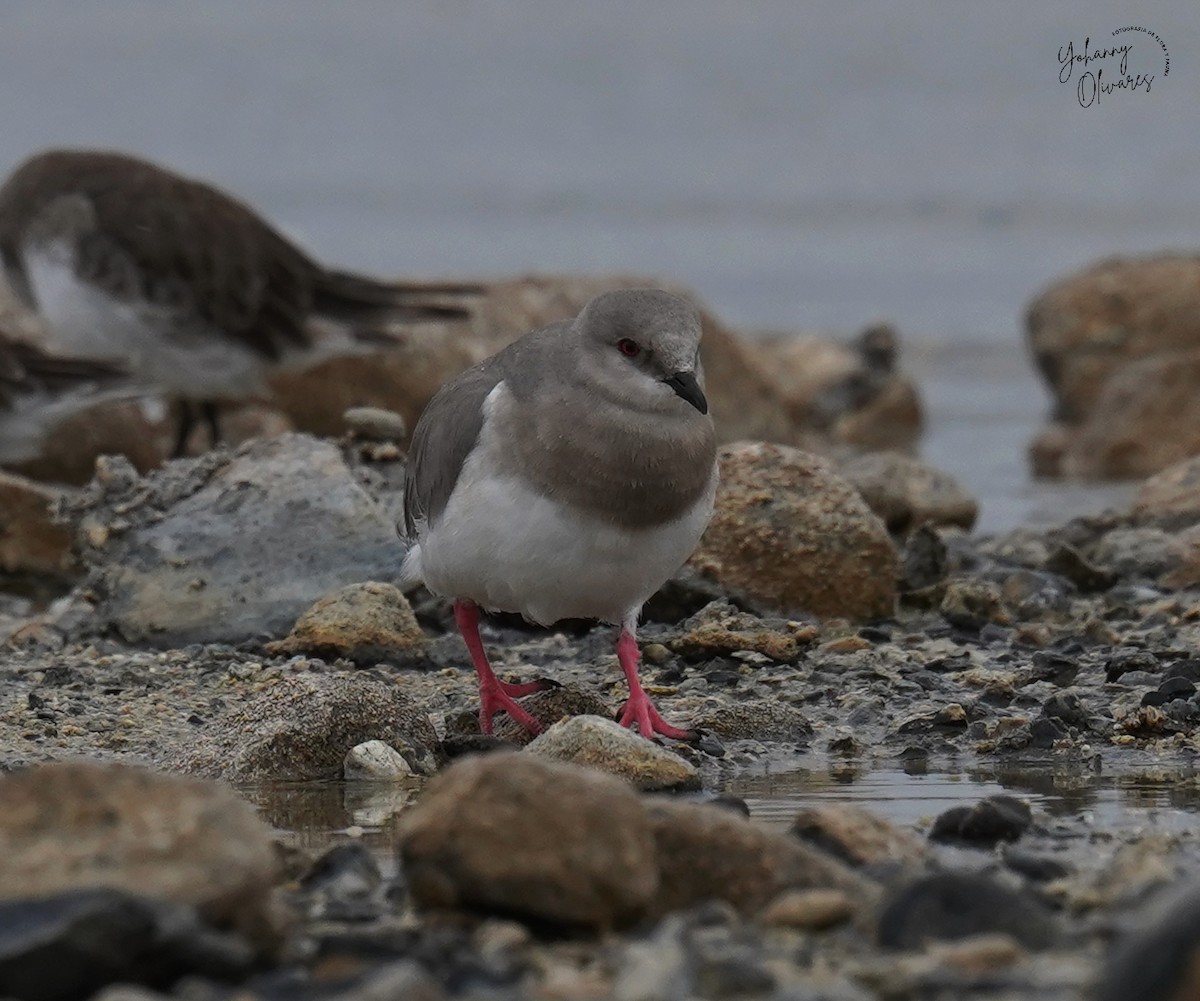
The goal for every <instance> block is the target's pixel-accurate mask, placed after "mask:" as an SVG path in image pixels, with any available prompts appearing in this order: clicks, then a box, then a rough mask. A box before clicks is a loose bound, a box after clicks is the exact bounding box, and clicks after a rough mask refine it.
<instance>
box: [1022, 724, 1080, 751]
mask: <svg viewBox="0 0 1200 1001" xmlns="http://www.w3.org/2000/svg"><path fill="white" fill-rule="evenodd" d="M1029 735H1030V737H1032V738H1033V741H1032V742H1033V746H1034V747H1040V748H1042V749H1043V750H1049V749H1050V748H1052V747H1053V746H1054V744H1055V743H1056V742H1057V741H1059V740H1063V739H1065V738H1067V737H1069V736H1070V731H1069V730H1068V729H1067V728H1066V727H1065V726H1064V725H1063V723H1062V721H1061V720H1058V719H1055V718H1054V717H1051V716H1044V717H1042V718H1041V719H1035V720H1034V721H1033V722H1032V723H1030V724H1029Z"/></svg>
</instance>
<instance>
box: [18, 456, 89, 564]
mask: <svg viewBox="0 0 1200 1001" xmlns="http://www.w3.org/2000/svg"><path fill="white" fill-rule="evenodd" d="M61 496H62V490H61V489H59V488H56V487H51V486H47V485H46V484H44V483H35V482H34V481H33V480H27V479H25V477H23V476H17V475H16V474H14V473H6V472H3V471H0V571H3V572H4V573H6V574H32V575H35V576H40V577H59V578H64V577H69V576H71V574H72V573H74V572H76V571H77V570H78V567H76V565H75V561H74V559H73V558H72V556H71V535H72V533H71V529H70V528H68V527H67V526H65V525H61V524H58V523H57V522H55V521H54V519H53V518H52V517H51V513H50V512H51V508H52V506H53V505H54V504H56V503H57V502H58V500H59V498H60V497H61Z"/></svg>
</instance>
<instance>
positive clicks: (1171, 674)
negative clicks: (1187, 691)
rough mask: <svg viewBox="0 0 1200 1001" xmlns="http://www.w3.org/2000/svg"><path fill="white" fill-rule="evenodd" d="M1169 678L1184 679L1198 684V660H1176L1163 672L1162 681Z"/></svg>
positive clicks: (1199, 673) (1199, 668) (1199, 672)
mask: <svg viewBox="0 0 1200 1001" xmlns="http://www.w3.org/2000/svg"><path fill="white" fill-rule="evenodd" d="M1171 678H1184V679H1186V680H1188V681H1190V682H1192V683H1193V684H1196V683H1198V682H1200V660H1195V659H1191V658H1189V659H1187V660H1177V661H1176V662H1175V663H1174V664H1172V665H1171V666H1170V667H1168V668H1167V669H1166V670H1165V671H1163V680H1164V681H1166V680H1168V679H1171Z"/></svg>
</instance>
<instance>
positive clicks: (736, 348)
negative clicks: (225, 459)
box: [271, 275, 801, 441]
mask: <svg viewBox="0 0 1200 1001" xmlns="http://www.w3.org/2000/svg"><path fill="white" fill-rule="evenodd" d="M646 286H654V287H657V288H664V289H666V290H667V291H670V292H675V293H676V294H680V295H684V296H685V297H687V298H689V299H691V300H692V301H693V302H695V301H696V297H695V296H694V295H693V294H692V293H691V292H689V291H688V290H687V289H683V288H680V287H679V286H678V285H675V284H674V283H670V282H665V283H664V282H662V281H659V280H657V279H655V278H653V277H647V276H645V275H607V276H599V277H596V276H591V277H587V276H583V277H574V276H558V275H540V276H530V277H522V278H516V279H509V280H503V281H497V282H492V283H490V284H488V285H487V286H486V288H485V292H484V295H483V296H482V298H481V299H480V300H479V301H478V303H476V304H474V308H473V314H472V316H471V319H470V320H469V321H468V322H467V323H461V322H455V323H447V324H436V323H432V324H422V325H420V327H419V328H417V327H413V328H410V329H407V330H401V331H397V332H396V333H395V335H394V337H393V338H392V339H391V342H390V343H389V344H388V346H387V348H386V349H384V350H381V351H379V352H378V353H370V354H356V355H349V356H343V357H340V358H332V359H328V360H325V361H321V362H318V363H316V364H315V365H313V366H310V367H309V368H297V369H292V370H289V371H283V372H279V373H277V374H275V375H274V376H273V377H272V379H271V385H272V388H273V390H274V395H275V400H276V402H277V403H278V405H279V406H280V407H281V408H282V409H283V410H284V412H286V413H287V415H288V416H289V417H290V418H291V419H292V421H293V422H294V423H295V425H296V426H297V427H299V428H303V429H304V430H306V431H310V432H312V433H314V434H321V435H327V436H331V437H332V436H336V435H338V434H340V433H341V431H342V427H343V424H342V415H343V414H344V413H345V411H346V410H348V409H350V408H352V407H364V406H367V407H378V408H383V409H386V410H392V411H395V412H396V413H398V414H400V416H401V417H402V418H403V419H404V421H405V423H406V424H407V425H408V427H413V426H414V425H415V423H416V421H417V418H418V417H419V416H420V414H421V411H422V410H423V409H424V407H425V404H426V403H428V402H429V399H430V398H431V397H432V396H433V394H434V393H435V392H436V391H437V390H438V388H439V387H441V385H442V384H443V383H445V382H446V381H448V380H449V379H450V378H452V377H453V376H455V375H457V374H458V373H459V372H461V371H462V370H463V369H466V368H468V367H470V366H471V365H473V364H475V363H476V362H478V361H482V360H483V359H484V358H486V357H488V356H489V355H492V354H494V353H495V352H496V351H499V350H500V349H501V348H502V347H504V346H506V345H507V344H510V343H511V342H512V341H514V340H516V339H517V338H518V337H521V336H523V335H525V334H527V333H529V332H530V331H531V330H535V329H537V328H538V327H542V326H545V325H546V324H548V323H553V322H555V321H558V320H562V319H566V318H568V317H572V316H574V315H575V314H576V313H578V312H579V310H580V309H581V308H582V307H583V306H584V304H585V303H587V302H588V300H590V299H591V298H593V297H594V296H596V295H598V294H599V293H601V292H605V291H609V290H611V289H618V288H632V287H646ZM700 310H701V318H702V322H703V324H704V341H703V345H702V348H701V357H702V359H703V362H704V368H705V371H706V372H707V373H708V385H707V396H708V400H709V404H710V406H711V408H712V413H713V416H714V418H715V420H716V423H717V429H718V434H720V435H721V436H722V438H723V439H724V440H734V439H737V438H746V437H751V438H764V439H767V440H773V441H793V440H796V439H797V438H798V437H799V436H800V434H801V432H800V431H799V429H798V428H797V427H796V426H795V424H794V422H793V421H792V419H791V418H790V417H789V415H788V414H787V412H786V410H785V408H784V407H782V406H781V405H780V401H779V395H778V391H777V387H776V384H775V382H774V381H773V380H772V379H771V377H770V376H769V375H768V374H767V372H766V371H764V369H763V367H762V365H761V363H760V362H759V361H758V359H757V357H756V351H755V350H754V348H753V347H751V346H750V345H749V344H748V343H746V342H745V341H743V340H742V339H741V338H739V337H736V336H735V335H734V334H732V333H731V332H730V331H729V330H728V329H727V328H726V327H725V326H724V325H722V324H721V323H720V322H719V321H718V320H717V319H716V318H715V317H714V316H713V315H712V313H710V312H709V311H708V310H706V309H704V308H703V307H700Z"/></svg>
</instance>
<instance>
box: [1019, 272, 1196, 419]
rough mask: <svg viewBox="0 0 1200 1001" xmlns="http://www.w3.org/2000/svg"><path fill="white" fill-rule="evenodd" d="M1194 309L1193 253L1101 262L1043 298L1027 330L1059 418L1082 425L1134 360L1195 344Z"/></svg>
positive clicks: (1032, 307)
mask: <svg viewBox="0 0 1200 1001" xmlns="http://www.w3.org/2000/svg"><path fill="white" fill-rule="evenodd" d="M1197 310H1200V257H1196V256H1192V255H1162V256H1157V257H1148V258H1142V259H1131V258H1114V259H1110V260H1105V261H1100V262H1098V263H1096V264H1093V265H1091V266H1089V267H1088V268H1086V269H1084V270H1083V271H1082V272H1079V273H1077V274H1074V275H1070V276H1068V277H1066V278H1063V279H1061V280H1059V281H1057V282H1055V283H1054V284H1053V285H1052V286H1050V287H1049V288H1048V289H1046V290H1045V291H1043V292H1042V293H1040V294H1039V295H1038V296H1037V298H1035V299H1034V300H1033V302H1032V303H1030V305H1029V309H1028V312H1027V315H1026V330H1027V335H1028V344H1029V348H1030V351H1031V352H1032V353H1033V355H1034V358H1035V359H1036V361H1037V364H1038V368H1039V369H1040V370H1041V373H1042V376H1043V378H1044V379H1045V380H1046V383H1047V385H1048V386H1049V388H1050V391H1051V392H1052V393H1053V394H1054V398H1055V415H1056V417H1057V419H1058V420H1061V421H1064V422H1068V423H1072V424H1079V423H1081V422H1082V421H1083V420H1085V419H1086V418H1087V417H1088V415H1089V414H1091V413H1093V412H1094V411H1095V410H1096V409H1097V408H1098V407H1099V406H1100V405H1101V403H1100V401H1101V396H1102V394H1103V392H1104V389H1105V386H1106V385H1107V383H1108V382H1109V380H1110V378H1111V377H1112V376H1113V375H1114V374H1116V373H1118V372H1120V371H1121V370H1123V369H1124V368H1126V367H1127V366H1128V365H1129V363H1130V362H1131V361H1133V360H1136V359H1140V358H1147V357H1151V356H1154V355H1160V354H1163V353H1165V352H1171V351H1185V350H1189V349H1191V348H1192V347H1194V346H1195V341H1196V327H1195V316H1196V313H1197Z"/></svg>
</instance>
